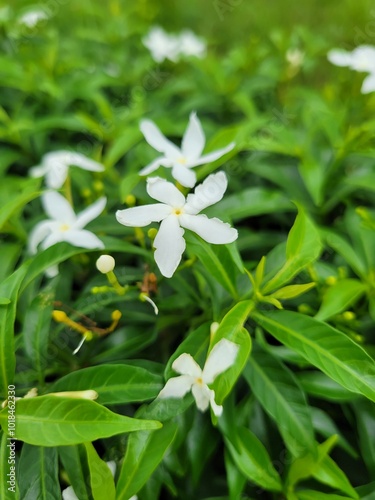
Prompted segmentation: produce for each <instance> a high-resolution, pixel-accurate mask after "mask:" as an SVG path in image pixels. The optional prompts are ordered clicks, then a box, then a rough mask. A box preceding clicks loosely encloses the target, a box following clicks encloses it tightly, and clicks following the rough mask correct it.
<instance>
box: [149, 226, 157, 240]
mask: <svg viewBox="0 0 375 500" xmlns="http://www.w3.org/2000/svg"><path fill="white" fill-rule="evenodd" d="M157 234H158V230H157V229H155V228H154V227H152V228H150V229H149V230H148V231H147V236H148V237H149V238H150V240H154V239H155V237H156V235H157Z"/></svg>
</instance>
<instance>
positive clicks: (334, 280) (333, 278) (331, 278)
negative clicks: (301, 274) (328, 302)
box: [326, 276, 337, 286]
mask: <svg viewBox="0 0 375 500" xmlns="http://www.w3.org/2000/svg"><path fill="white" fill-rule="evenodd" d="M326 283H327V285H328V286H332V285H335V284H336V283H337V278H336V276H328V278H326Z"/></svg>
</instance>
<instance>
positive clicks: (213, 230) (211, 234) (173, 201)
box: [116, 172, 238, 278]
mask: <svg viewBox="0 0 375 500" xmlns="http://www.w3.org/2000/svg"><path fill="white" fill-rule="evenodd" d="M226 188H227V178H226V175H225V173H224V172H218V173H217V174H211V175H209V176H208V177H207V179H206V180H205V181H204V182H203V183H202V184H200V185H199V186H197V187H196V189H195V191H194V194H189V195H188V196H187V198H186V199H185V196H184V195H183V194H182V193H181V191H179V190H178V189H177V188H176V186H174V185H173V184H172V183H171V182H168V181H166V180H165V179H161V178H160V177H150V178H148V179H147V192H148V194H149V195H150V196H151V197H152V198H154V199H155V200H157V201H159V202H160V203H156V204H153V205H143V206H140V207H133V208H127V209H125V210H118V211H117V212H116V218H117V220H118V222H120V223H121V224H123V225H124V226H134V227H143V226H147V225H148V224H151V222H160V221H162V222H161V224H160V229H159V231H158V233H157V235H156V237H155V240H154V247H155V249H156V250H155V261H156V264H157V265H158V267H159V269H160V272H161V273H162V275H163V276H165V277H167V278H170V277H171V276H172V275H173V273H174V272H175V270H176V268H177V266H178V264H179V263H180V261H181V256H182V254H183V252H184V250H185V247H186V244H185V240H184V238H183V235H184V232H185V231H184V229H183V228H185V229H190V230H191V231H194V232H195V233H197V234H198V235H199V236H200V237H201V238H203V239H204V240H206V241H207V242H208V243H213V244H223V243H232V242H233V241H234V240H236V239H237V236H238V233H237V230H236V229H234V228H232V227H230V225H229V224H226V223H224V222H222V221H221V220H219V219H217V218H213V219H209V218H208V217H207V216H206V215H202V214H201V215H198V214H199V212H201V211H202V210H203V209H205V208H207V207H209V206H210V205H213V204H214V203H217V202H218V201H220V200H221V199H222V197H223V195H224V193H225V190H226Z"/></svg>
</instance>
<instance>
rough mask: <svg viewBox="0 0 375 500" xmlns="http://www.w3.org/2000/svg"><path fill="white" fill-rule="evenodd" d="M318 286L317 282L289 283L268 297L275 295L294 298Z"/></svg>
mask: <svg viewBox="0 0 375 500" xmlns="http://www.w3.org/2000/svg"><path fill="white" fill-rule="evenodd" d="M314 286H316V283H305V284H304V285H288V286H284V287H283V288H279V290H277V291H276V292H274V293H272V294H271V295H268V297H273V298H275V299H280V300H286V299H294V298H295V297H299V296H300V295H302V294H303V293H306V292H308V291H309V290H311V289H312V288H314Z"/></svg>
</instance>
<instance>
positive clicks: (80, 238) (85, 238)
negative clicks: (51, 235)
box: [62, 229, 104, 248]
mask: <svg viewBox="0 0 375 500" xmlns="http://www.w3.org/2000/svg"><path fill="white" fill-rule="evenodd" d="M62 235H63V240H64V241H66V242H67V243H70V244H71V245H74V246H75V247H82V248H104V243H103V242H102V241H101V240H100V239H99V238H98V237H97V236H96V235H95V234H94V233H92V232H91V231H87V230H86V229H76V230H74V229H72V230H71V231H65V232H63V233H62Z"/></svg>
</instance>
